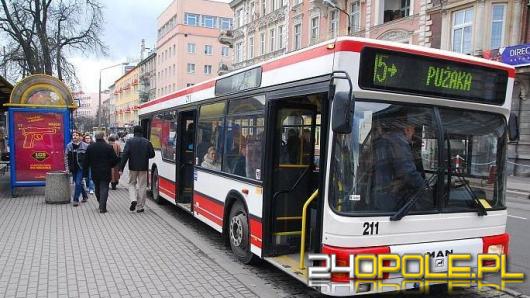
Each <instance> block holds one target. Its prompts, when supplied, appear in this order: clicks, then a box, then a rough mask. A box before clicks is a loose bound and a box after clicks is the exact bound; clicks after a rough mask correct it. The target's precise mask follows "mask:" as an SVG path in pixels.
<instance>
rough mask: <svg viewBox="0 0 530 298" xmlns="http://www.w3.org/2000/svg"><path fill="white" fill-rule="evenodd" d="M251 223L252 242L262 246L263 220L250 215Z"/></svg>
mask: <svg viewBox="0 0 530 298" xmlns="http://www.w3.org/2000/svg"><path fill="white" fill-rule="evenodd" d="M249 224H250V244H252V245H254V246H257V247H259V248H261V247H262V240H261V239H262V238H261V235H262V234H261V233H262V225H261V221H259V220H257V219H256V218H252V217H250V219H249Z"/></svg>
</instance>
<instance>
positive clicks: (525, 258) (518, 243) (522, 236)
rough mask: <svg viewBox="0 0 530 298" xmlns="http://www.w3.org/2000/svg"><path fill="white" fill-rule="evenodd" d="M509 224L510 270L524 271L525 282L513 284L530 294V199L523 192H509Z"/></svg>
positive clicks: (517, 288)
mask: <svg viewBox="0 0 530 298" xmlns="http://www.w3.org/2000/svg"><path fill="white" fill-rule="evenodd" d="M507 206H508V226H507V230H508V233H510V256H509V262H510V268H509V269H510V271H512V272H524V273H525V276H526V282H525V283H524V284H517V285H516V284H512V285H510V288H513V289H515V290H517V291H519V292H521V293H525V294H527V295H528V294H530V282H529V280H528V276H530V249H529V248H530V231H529V228H530V199H528V194H526V193H522V192H510V191H509V192H507Z"/></svg>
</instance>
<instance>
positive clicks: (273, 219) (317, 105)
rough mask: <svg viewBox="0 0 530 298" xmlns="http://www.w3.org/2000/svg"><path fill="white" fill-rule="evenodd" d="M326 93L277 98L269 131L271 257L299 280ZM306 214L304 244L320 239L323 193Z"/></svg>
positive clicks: (317, 173)
mask: <svg viewBox="0 0 530 298" xmlns="http://www.w3.org/2000/svg"><path fill="white" fill-rule="evenodd" d="M326 98H327V95H326V94H312V95H306V96H299V97H291V98H287V99H281V100H273V101H272V103H271V105H270V110H269V117H270V118H269V119H271V121H269V123H268V131H269V132H270V133H269V134H268V137H269V140H270V141H269V142H268V144H269V147H268V148H267V150H270V152H271V157H270V158H271V159H270V160H271V161H272V162H271V164H272V165H271V167H272V168H271V169H269V171H268V172H269V173H270V174H269V175H270V176H269V177H268V178H269V181H270V183H269V189H270V191H269V192H268V195H267V198H266V200H268V203H269V206H270V210H269V211H268V213H269V214H268V215H267V217H268V218H269V220H270V223H269V224H270V232H269V233H270V234H269V237H268V239H269V243H270V246H271V247H270V250H269V253H268V255H270V256H271V257H266V259H267V260H269V261H270V262H271V263H273V264H275V265H277V266H281V267H282V268H290V270H288V272H289V273H291V274H293V275H294V276H296V277H297V278H300V279H302V280H303V279H304V278H302V277H303V276H305V275H306V270H302V269H299V259H300V249H301V238H302V234H303V233H304V231H303V228H302V226H303V224H302V222H303V216H302V215H303V214H302V213H303V208H304V204H305V203H306V202H307V200H308V199H309V198H310V197H312V194H314V193H316V190H317V189H318V188H319V185H320V181H321V179H322V177H321V175H322V171H321V170H320V169H319V164H320V163H319V151H320V123H319V122H320V117H321V109H322V105H323V102H324V101H325V99H326ZM313 199H314V201H313V203H312V204H310V205H308V206H309V208H308V209H307V213H306V214H307V216H306V218H305V224H306V228H305V234H306V237H305V240H306V241H304V244H305V248H307V250H309V248H310V247H312V243H311V242H314V241H316V239H315V237H314V235H316V234H317V230H318V223H317V222H318V214H317V213H318V207H317V205H318V204H319V203H320V200H319V197H318V196H314V197H313Z"/></svg>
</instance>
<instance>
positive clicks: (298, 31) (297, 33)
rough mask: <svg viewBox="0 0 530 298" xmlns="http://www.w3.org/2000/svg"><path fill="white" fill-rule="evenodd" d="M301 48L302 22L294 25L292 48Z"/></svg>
mask: <svg viewBox="0 0 530 298" xmlns="http://www.w3.org/2000/svg"><path fill="white" fill-rule="evenodd" d="M301 48H302V24H296V25H294V49H295V50H298V49H301Z"/></svg>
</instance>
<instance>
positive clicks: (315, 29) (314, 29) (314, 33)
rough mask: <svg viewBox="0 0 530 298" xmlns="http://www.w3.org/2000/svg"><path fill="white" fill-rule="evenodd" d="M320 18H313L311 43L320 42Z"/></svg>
mask: <svg viewBox="0 0 530 298" xmlns="http://www.w3.org/2000/svg"><path fill="white" fill-rule="evenodd" d="M319 27H320V17H319V16H316V17H312V18H311V42H316V41H318V35H319V33H320V29H319Z"/></svg>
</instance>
